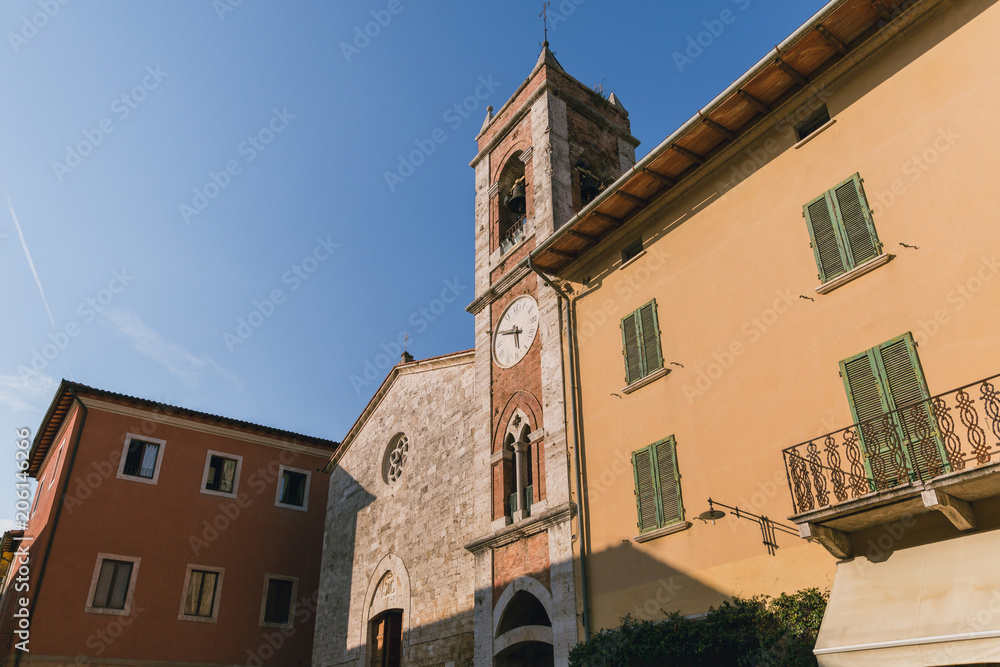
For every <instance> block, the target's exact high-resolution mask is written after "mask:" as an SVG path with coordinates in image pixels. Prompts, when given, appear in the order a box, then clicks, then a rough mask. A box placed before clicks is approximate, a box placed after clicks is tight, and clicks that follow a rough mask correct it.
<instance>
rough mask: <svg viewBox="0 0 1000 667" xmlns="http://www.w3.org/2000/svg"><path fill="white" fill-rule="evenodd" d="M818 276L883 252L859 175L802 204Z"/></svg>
mask: <svg viewBox="0 0 1000 667" xmlns="http://www.w3.org/2000/svg"><path fill="white" fill-rule="evenodd" d="M803 215H804V216H805V219H806V225H807V226H808V228H809V238H810V241H811V242H812V247H813V254H814V255H815V258H816V266H817V268H818V269H819V279H820V280H821V281H822V282H824V283H825V282H829V281H830V280H833V279H834V278H836V277H837V276H839V275H841V274H843V273H846V272H847V271H850V270H851V269H853V268H855V267H858V266H860V265H862V264H864V263H865V262H867V261H869V260H871V259H875V258H876V257H878V256H879V253H880V252H881V251H882V245H881V243H879V240H878V234H877V233H876V232H875V223H874V221H873V220H872V213H871V208H869V206H868V200H867V199H866V198H865V192H864V188H863V187H862V185H861V176H860V174H854V175H853V176H851V177H850V178H849V179H847V180H846V181H844V182H843V183H841V184H840V185H838V186H836V187H835V188H833V189H831V190H828V191H827V192H824V193H823V194H822V195H820V196H819V197H817V198H816V199H814V200H812V201H811V202H809V203H807V204H806V205H805V206H804V207H803Z"/></svg>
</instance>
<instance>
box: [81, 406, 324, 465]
mask: <svg viewBox="0 0 1000 667" xmlns="http://www.w3.org/2000/svg"><path fill="white" fill-rule="evenodd" d="M80 400H81V401H83V404H84V405H85V406H86V407H87V409H88V410H101V411H103V412H110V413H112V414H116V415H122V416H125V417H134V418H135V419H139V420H142V421H151V422H157V423H161V424H166V425H168V426H176V427H178V428H183V429H187V430H189V431H199V432H201V433H208V434H210V435H217V436H221V437H225V438H230V439H233V440H242V441H244V442H252V443H254V444H256V445H264V446H266V447H275V448H277V449H285V450H288V451H291V452H295V453H297V454H305V455H307V456H316V457H319V458H327V457H328V456H330V451H329V450H327V449H321V448H319V447H309V446H307V445H302V444H298V443H294V442H289V441H287V440H279V439H278V438H269V437H267V436H263V435H258V434H255V433H248V432H246V431H242V430H239V429H234V428H226V427H225V426H216V425H214V424H206V423H204V422H200V421H197V420H195V419H189V418H185V417H183V416H178V415H174V414H164V413H154V412H150V411H149V410H143V409H142V408H134V407H129V406H127V405H122V404H120V403H114V402H111V401H103V400H100V399H96V398H92V397H89V396H85V395H82V396H80Z"/></svg>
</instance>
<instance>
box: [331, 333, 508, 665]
mask: <svg viewBox="0 0 1000 667" xmlns="http://www.w3.org/2000/svg"><path fill="white" fill-rule="evenodd" d="M473 362H474V355H473V354H472V353H471V352H470V353H463V354H458V355H451V356H450V357H448V358H445V359H438V360H429V361H426V362H417V363H411V364H407V365H405V366H400V367H397V369H396V370H394V371H393V373H394V374H397V376H396V377H395V378H392V377H390V380H389V381H388V382H390V383H391V386H390V387H389V389H388V391H387V392H386V393H385V395H384V396H382V397H381V399H380V400H378V405H377V406H375V407H374V409H373V410H372V411H371V412H370V414H369V413H367V412H366V414H365V415H363V416H362V419H366V420H367V421H366V422H365V423H364V425H363V426H362V427H361V428H360V430H359V431H358V432H357V433H356V434H354V437H353V439H350V440H348V441H346V442H347V450H346V452H345V453H344V455H343V458H342V459H341V460H340V462H339V465H338V466H337V468H336V469H335V470H334V471H333V472H332V474H331V477H330V495H329V499H330V500H329V505H328V512H327V523H326V534H325V536H324V550H323V565H322V577H321V583H320V593H321V595H320V602H319V618H318V621H317V628H316V642H315V647H314V652H313V664H314V665H317V666H322V667H331V666H333V665H342V664H353V665H362V664H364V660H365V655H366V645H367V635H368V621H369V620H370V618H372V617H374V616H375V615H377V614H378V613H379V612H380V611H382V610H384V609H392V608H401V609H403V612H404V614H403V662H404V664H407V665H455V666H461V665H470V664H472V653H473V599H474V594H475V591H474V576H473V565H474V557H473V555H472V554H471V553H469V552H468V551H466V550H465V548H464V546H465V544H467V543H468V542H469V541H470V540H472V539H473V538H475V537H478V536H479V535H482V534H484V533H485V532H486V531H487V528H488V517H487V516H486V515H483V514H480V513H477V512H476V511H475V507H474V497H473V475H474V471H475V467H474V465H473V442H474V435H476V434H475V426H474V417H473V411H474V410H475V409H476V406H475V404H474V403H473V400H472V397H473V389H474V386H473V385H474V380H475V373H474V366H473ZM399 433H404V434H405V435H406V437H407V439H408V453H407V458H406V463H405V466H404V468H403V474H402V476H401V478H400V479H399V480H398V481H397V482H396V483H395V484H387V483H386V482H385V480H384V475H383V458H384V455H385V452H386V449H387V447H388V445H389V443H390V442H391V441H392V440H393V438H394V436H396V435H397V434H399ZM388 572H392V573H393V574H392V575H391V576H387V573H388ZM387 581H388V583H386V582H387Z"/></svg>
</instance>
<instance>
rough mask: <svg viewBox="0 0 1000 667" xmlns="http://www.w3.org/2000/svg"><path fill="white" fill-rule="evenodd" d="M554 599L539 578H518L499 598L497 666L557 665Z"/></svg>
mask: <svg viewBox="0 0 1000 667" xmlns="http://www.w3.org/2000/svg"><path fill="white" fill-rule="evenodd" d="M551 609H552V596H551V595H550V594H549V592H548V590H546V588H545V586H543V585H542V584H541V583H540V582H539V581H538V580H537V579H533V578H531V577H519V578H517V579H515V580H514V581H513V582H512V583H511V584H510V585H509V586H508V587H507V589H506V590H505V591H504V592H503V594H502V595H501V596H500V599H499V600H498V601H497V605H496V609H495V610H494V612H493V619H494V620H493V664H494V666H495V667H528V666H531V667H548V666H549V665H553V666H554V665H555V659H554V656H553V647H552V620H551V619H552V614H551Z"/></svg>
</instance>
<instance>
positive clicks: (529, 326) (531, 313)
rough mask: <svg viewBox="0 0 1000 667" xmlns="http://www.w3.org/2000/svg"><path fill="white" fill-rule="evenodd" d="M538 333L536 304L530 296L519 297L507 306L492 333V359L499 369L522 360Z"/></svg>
mask: <svg viewBox="0 0 1000 667" xmlns="http://www.w3.org/2000/svg"><path fill="white" fill-rule="evenodd" d="M537 333H538V304H537V303H535V300H534V299H533V298H531V297H530V296H527V295H525V296H519V297H517V298H516V299H514V301H513V302H512V303H511V304H510V305H509V306H507V310H505V311H504V313H503V315H502V316H501V317H500V321H499V322H498V323H497V328H496V331H494V332H493V358H494V359H495V360H496V362H497V365H498V366H500V367H501V368H510V367H511V366H513V365H514V364H516V363H517V362H519V361H521V359H524V355H526V354H527V353H528V349H529V348H530V347H531V344H532V343H533V342H534V341H535V335H536V334H537Z"/></svg>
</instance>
